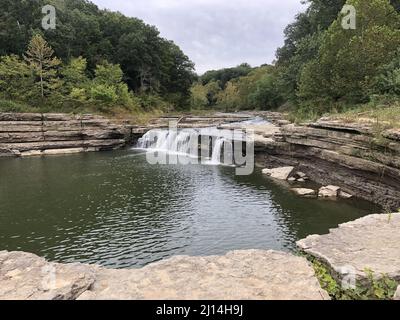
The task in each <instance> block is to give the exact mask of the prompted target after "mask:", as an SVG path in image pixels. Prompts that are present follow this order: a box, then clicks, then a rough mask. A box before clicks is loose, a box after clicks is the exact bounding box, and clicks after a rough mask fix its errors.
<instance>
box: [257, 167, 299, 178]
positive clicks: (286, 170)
mask: <svg viewBox="0 0 400 320" xmlns="http://www.w3.org/2000/svg"><path fill="white" fill-rule="evenodd" d="M293 170H294V167H281V168H274V169H264V170H263V171H262V173H263V174H265V175H267V176H270V177H271V178H274V179H278V180H287V179H288V178H289V176H290V175H291V174H292V172H293Z"/></svg>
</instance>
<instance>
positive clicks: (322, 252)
mask: <svg viewBox="0 0 400 320" xmlns="http://www.w3.org/2000/svg"><path fill="white" fill-rule="evenodd" d="M399 230H400V214H398V213H395V214H392V215H388V214H376V215H369V216H366V217H364V218H361V219H358V220H356V221H353V222H349V223H345V224H342V225H340V226H339V228H337V229H332V230H330V233H329V234H327V235H322V236H319V235H312V236H309V237H307V238H306V239H304V240H300V241H298V242H297V245H298V247H299V248H300V249H301V250H302V251H304V252H306V253H308V254H310V255H311V256H314V257H316V258H318V259H319V260H321V261H323V262H325V263H326V264H327V265H328V266H329V267H330V268H331V269H332V270H333V271H334V272H335V274H336V275H337V276H338V278H339V279H344V278H345V277H346V276H347V275H348V272H349V270H353V271H352V272H354V273H355V276H356V279H357V280H364V279H366V274H365V271H366V269H369V270H372V271H373V272H374V275H375V276H377V277H379V276H381V275H382V274H385V275H387V276H389V277H390V278H392V279H395V280H397V281H400V245H399V243H400V232H399Z"/></svg>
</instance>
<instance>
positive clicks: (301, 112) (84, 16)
mask: <svg viewBox="0 0 400 320" xmlns="http://www.w3.org/2000/svg"><path fill="white" fill-rule="evenodd" d="M45 2H46V3H45ZM0 3H1V4H2V8H4V10H3V11H2V12H1V13H0V21H1V22H0V24H1V27H2V30H3V32H2V33H1V34H0V44H1V45H0V55H1V59H0V110H2V111H43V112H46V111H57V112H85V111H89V112H102V113H104V112H105V113H111V114H120V115H121V114H122V115H125V114H132V113H134V114H140V115H141V116H142V117H143V118H146V117H147V116H146V114H150V115H151V114H157V115H158V114H162V113H164V112H166V113H171V112H188V111H192V112H200V113H201V112H214V111H228V112H232V111H241V110H279V111H286V112H289V113H290V118H291V119H292V120H294V121H303V120H306V119H307V120H308V119H316V118H318V117H320V116H322V115H324V114H330V115H333V116H335V117H338V118H342V119H345V120H346V121H353V120H356V119H358V118H360V117H361V118H366V119H373V120H376V119H378V121H383V122H384V123H388V124H389V125H390V126H393V127H399V126H400V119H399V118H398V114H400V112H399V111H400V106H399V104H398V102H397V101H398V98H399V95H400V13H399V12H400V1H399V0H371V1H364V0H347V1H346V0H308V1H307V3H308V9H307V10H306V11H305V12H302V13H299V14H298V15H297V16H296V19H295V21H294V22H293V23H292V24H290V25H289V26H287V28H286V29H285V43H284V45H283V46H282V47H281V48H279V49H278V50H277V53H276V61H274V62H273V63H272V64H270V65H267V64H265V65H262V66H260V67H255V68H254V67H251V66H250V65H248V64H247V63H243V64H241V65H239V66H237V67H233V68H225V69H221V70H213V71H209V72H206V73H205V74H204V75H202V76H197V75H196V74H195V73H194V64H193V63H192V62H191V61H190V60H189V58H188V57H187V56H186V55H185V54H184V53H183V52H182V51H181V50H180V48H179V47H178V46H176V45H175V44H174V43H173V42H171V41H168V40H166V39H163V38H161V37H160V35H159V32H158V30H157V29H156V28H155V27H152V26H149V25H146V24H145V23H144V22H142V21H141V20H138V19H135V18H128V17H125V16H123V15H122V14H120V13H115V12H110V11H107V10H100V9H98V7H97V6H96V5H94V4H92V3H91V2H88V1H84V0H68V1H66V0H57V1H56V0H53V1H43V0H34V1H23V2H22V3H19V2H18V3H17V2H15V1H12V0H0ZM48 3H50V4H53V5H54V6H55V7H56V8H57V28H56V29H55V30H47V31H44V30H43V29H42V28H41V19H42V17H43V15H42V14H41V8H42V6H43V5H44V4H48ZM346 4H349V5H352V6H354V7H355V9H356V28H355V29H354V30H353V29H350V30H349V29H344V28H343V27H342V20H343V17H344V15H346V14H347V13H346V14H342V13H341V11H342V8H343V6H344V5H346ZM38 56H42V58H41V59H43V61H40V60H38Z"/></svg>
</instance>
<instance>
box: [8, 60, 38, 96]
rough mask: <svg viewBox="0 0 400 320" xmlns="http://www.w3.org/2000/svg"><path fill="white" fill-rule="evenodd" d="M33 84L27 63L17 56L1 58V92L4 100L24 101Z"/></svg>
mask: <svg viewBox="0 0 400 320" xmlns="http://www.w3.org/2000/svg"><path fill="white" fill-rule="evenodd" d="M32 83H33V77H32V72H31V71H30V69H29V67H28V65H27V64H26V63H25V61H23V60H21V59H20V57H18V56H17V55H10V56H4V57H1V59H0V92H1V93H2V94H3V98H6V99H16V100H22V99H23V98H24V95H25V92H26V91H27V89H29V88H31V87H32Z"/></svg>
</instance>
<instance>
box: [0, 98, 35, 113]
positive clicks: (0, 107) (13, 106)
mask: <svg viewBox="0 0 400 320" xmlns="http://www.w3.org/2000/svg"><path fill="white" fill-rule="evenodd" d="M30 111H32V110H31V108H30V107H29V106H27V105H26V104H23V103H19V102H15V101H11V100H0V112H21V113H23V112H30Z"/></svg>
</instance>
